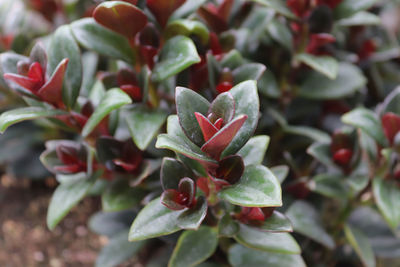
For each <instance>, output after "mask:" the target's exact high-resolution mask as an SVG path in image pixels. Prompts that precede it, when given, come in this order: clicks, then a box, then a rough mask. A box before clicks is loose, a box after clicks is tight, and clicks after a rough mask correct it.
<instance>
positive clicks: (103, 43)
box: [71, 18, 135, 63]
mask: <svg viewBox="0 0 400 267" xmlns="http://www.w3.org/2000/svg"><path fill="white" fill-rule="evenodd" d="M71 28H72V32H73V34H74V36H75V38H76V40H77V41H78V42H79V43H80V44H81V45H82V46H83V47H85V48H87V49H90V50H94V51H96V52H97V53H99V54H102V55H105V56H108V57H111V58H115V59H121V60H124V61H126V62H129V63H134V61H135V57H134V54H133V51H132V48H131V46H130V44H129V41H128V39H126V38H125V37H123V36H122V35H120V34H118V33H115V32H113V31H110V30H108V29H106V28H104V27H103V26H100V25H99V24H97V23H96V22H95V21H94V19H93V18H85V19H80V20H77V21H75V22H73V23H72V24H71Z"/></svg>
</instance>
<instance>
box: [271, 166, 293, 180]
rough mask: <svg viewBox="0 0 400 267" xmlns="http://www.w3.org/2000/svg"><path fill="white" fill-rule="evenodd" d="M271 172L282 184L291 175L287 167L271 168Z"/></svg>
mask: <svg viewBox="0 0 400 267" xmlns="http://www.w3.org/2000/svg"><path fill="white" fill-rule="evenodd" d="M270 171H271V172H272V173H273V174H274V175H275V177H276V179H278V181H279V182H280V183H282V182H283V181H284V180H285V179H286V177H287V175H288V174H289V167H288V166H286V165H279V166H274V167H272V168H270Z"/></svg>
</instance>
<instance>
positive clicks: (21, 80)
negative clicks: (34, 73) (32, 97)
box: [4, 73, 40, 94]
mask: <svg viewBox="0 0 400 267" xmlns="http://www.w3.org/2000/svg"><path fill="white" fill-rule="evenodd" d="M4 79H6V80H10V81H13V82H15V83H16V84H18V85H20V86H22V87H24V88H26V89H28V90H29V91H31V92H32V93H34V94H35V93H36V91H37V89H39V88H40V84H39V83H38V81H35V80H33V79H31V78H28V77H25V76H22V75H18V74H13V73H6V74H4Z"/></svg>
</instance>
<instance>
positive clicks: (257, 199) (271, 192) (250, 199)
mask: <svg viewBox="0 0 400 267" xmlns="http://www.w3.org/2000/svg"><path fill="white" fill-rule="evenodd" d="M219 197H220V198H221V199H224V200H226V201H229V202H230V203H232V204H235V205H240V206H244V207H279V206H282V192H281V186H280V184H279V181H278V180H277V179H276V177H275V176H274V174H273V173H272V172H271V171H270V170H268V168H266V167H264V166H262V165H257V166H255V165H250V166H247V167H246V169H245V170H244V173H243V175H242V178H240V180H239V182H237V183H236V184H235V185H232V186H230V187H228V188H225V189H223V190H222V191H221V192H220V193H219Z"/></svg>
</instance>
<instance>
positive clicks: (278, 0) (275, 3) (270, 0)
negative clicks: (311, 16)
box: [251, 0, 297, 19]
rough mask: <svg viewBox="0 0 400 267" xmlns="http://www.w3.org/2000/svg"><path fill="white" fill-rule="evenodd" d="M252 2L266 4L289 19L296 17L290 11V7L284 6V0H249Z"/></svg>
mask: <svg viewBox="0 0 400 267" xmlns="http://www.w3.org/2000/svg"><path fill="white" fill-rule="evenodd" d="M251 1H253V2H257V3H259V4H261V5H264V6H267V7H269V8H272V9H274V10H275V11H276V12H278V13H279V14H282V15H284V16H286V17H288V18H289V19H296V18H297V17H296V16H295V15H294V14H293V13H292V11H290V9H289V8H288V7H287V6H286V3H285V1H282V0H251Z"/></svg>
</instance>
